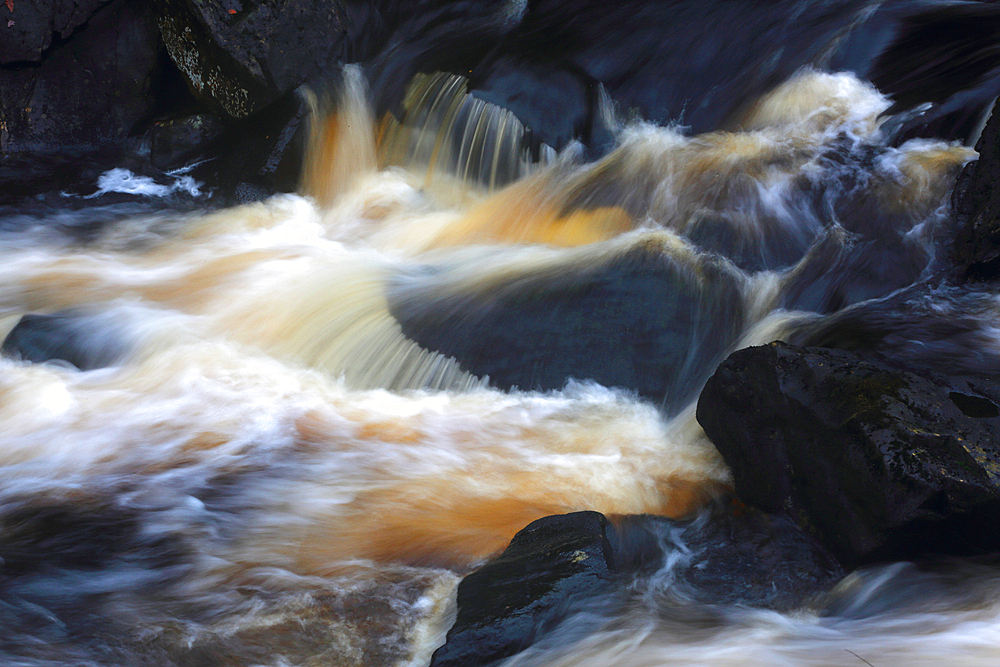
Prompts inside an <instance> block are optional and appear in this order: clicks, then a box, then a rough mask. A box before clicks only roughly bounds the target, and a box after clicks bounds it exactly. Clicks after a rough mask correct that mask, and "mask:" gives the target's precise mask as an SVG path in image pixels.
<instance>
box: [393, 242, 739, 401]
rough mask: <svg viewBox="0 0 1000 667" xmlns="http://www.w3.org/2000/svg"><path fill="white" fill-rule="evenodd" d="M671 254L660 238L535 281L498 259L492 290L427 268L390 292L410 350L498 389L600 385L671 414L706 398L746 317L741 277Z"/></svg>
mask: <svg viewBox="0 0 1000 667" xmlns="http://www.w3.org/2000/svg"><path fill="white" fill-rule="evenodd" d="M672 244H673V242H671V241H669V240H668V239H665V238H662V237H659V236H657V235H655V234H651V235H649V236H646V237H642V238H641V239H640V240H639V241H636V242H634V243H632V244H631V245H628V246H625V245H620V246H618V247H617V248H614V249H612V250H610V251H608V250H606V249H604V248H596V249H589V250H583V251H582V252H579V253H576V254H574V255H571V256H568V257H567V258H566V259H563V260H560V261H559V263H558V264H550V265H548V266H542V267H539V266H532V267H528V268H527V269H525V268H524V267H523V265H518V266H516V267H514V268H512V269H505V267H504V263H503V259H502V256H497V257H494V258H493V269H491V273H492V275H491V276H490V278H489V279H488V280H485V279H484V280H468V279H467V278H462V277H459V278H455V277H453V276H454V275H455V274H452V273H449V272H448V271H447V270H441V268H438V267H432V266H428V267H426V269H425V271H424V275H422V276H413V275H410V276H408V277H407V280H406V281H405V283H403V282H401V283H400V284H398V285H396V286H394V287H393V288H391V289H390V308H391V312H392V314H393V316H394V317H395V318H396V319H397V320H398V321H399V323H400V325H401V326H402V329H403V332H404V334H406V336H407V337H409V338H410V339H411V340H414V341H416V342H417V343H419V344H420V345H421V346H423V347H425V348H428V349H431V350H434V351H437V352H441V353H443V354H446V355H448V356H452V357H454V358H456V359H457V360H458V362H459V363H460V364H461V365H462V367H463V368H464V369H466V370H468V371H469V372H471V373H474V374H476V375H480V376H483V375H488V376H489V378H490V383H491V384H493V385H494V386H496V387H501V388H503V389H510V388H513V387H518V388H520V389H524V390H551V389H561V388H563V387H564V386H565V384H566V382H567V381H568V380H569V379H570V378H576V379H578V380H586V379H592V380H596V381H597V382H599V383H601V384H603V385H605V386H608V387H622V388H626V389H630V390H632V391H635V392H637V393H638V394H639V395H640V396H643V397H646V398H649V399H650V400H652V401H655V402H656V403H657V404H659V405H661V406H662V407H663V409H664V410H666V411H668V412H669V411H671V410H674V409H677V408H679V407H682V406H683V405H685V404H686V403H687V401H688V400H690V398H692V397H693V395H694V393H695V392H697V391H698V389H699V388H700V387H701V384H702V382H703V381H704V380H705V378H706V377H707V375H708V373H710V372H711V370H712V369H713V368H714V367H715V365H716V364H718V363H719V361H721V360H722V358H723V356H724V355H725V354H726V353H727V351H728V350H729V349H730V346H731V345H732V344H733V343H734V342H735V341H736V339H737V337H738V336H739V334H740V332H741V330H742V322H743V317H744V311H743V308H744V306H743V301H742V296H741V292H740V288H739V279H740V278H739V274H738V273H737V272H736V271H735V270H734V269H733V268H732V266H731V265H730V264H728V263H727V262H725V261H723V260H719V259H718V258H714V257H711V256H708V255H698V254H697V253H696V252H694V251H693V249H691V248H690V247H680V248H679V247H677V246H676V245H672ZM458 275H459V276H461V275H462V274H458ZM463 280H466V281H467V283H466V284H463V282H462V281H463Z"/></svg>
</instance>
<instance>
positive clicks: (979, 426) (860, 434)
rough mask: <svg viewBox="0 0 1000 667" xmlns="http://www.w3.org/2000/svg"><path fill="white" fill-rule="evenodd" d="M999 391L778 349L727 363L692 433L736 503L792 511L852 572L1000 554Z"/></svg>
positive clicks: (708, 389) (972, 381)
mask: <svg viewBox="0 0 1000 667" xmlns="http://www.w3.org/2000/svg"><path fill="white" fill-rule="evenodd" d="M998 406H1000V389H998V388H997V386H996V384H995V382H993V381H991V380H990V379H988V378H983V377H977V376H975V375H969V376H950V377H946V376H944V375H942V374H940V373H933V372H931V371H923V372H922V373H921V374H919V375H918V374H916V373H913V372H909V371H906V370H901V369H900V368H898V367H896V366H893V365H891V364H890V363H888V362H887V361H885V360H883V359H881V358H880V357H877V356H874V355H872V356H866V355H864V354H863V353H860V354H859V353H853V352H848V351H844V350H831V349H821V348H797V347H793V346H789V345H786V344H784V343H771V344H769V345H766V346H762V347H756V348H749V349H745V350H740V351H738V352H735V353H733V354H732V355H731V356H730V357H729V358H728V359H727V360H726V361H725V362H724V363H723V364H722V365H721V366H720V367H719V368H718V370H717V371H716V373H715V375H713V376H712V378H711V379H710V380H709V381H708V383H707V385H706V386H705V389H704V391H703V393H702V394H701V397H700V399H699V401H698V421H699V422H700V423H701V425H702V426H703V427H704V429H705V432H706V433H707V434H708V435H709V437H710V438H711V439H712V441H713V442H714V443H715V445H716V446H717V447H718V448H719V451H720V452H721V453H722V455H723V457H724V458H725V460H726V462H727V464H728V465H729V466H730V468H731V469H732V471H733V477H734V480H735V485H736V492H737V494H738V495H739V497H740V498H741V499H742V500H743V501H744V502H746V503H748V504H751V505H754V506H756V507H759V508H760V509H762V510H764V511H765V512H787V513H788V514H789V515H790V516H791V517H793V518H794V519H795V520H796V521H797V522H798V523H799V524H800V525H801V526H803V527H805V528H806V529H808V530H809V531H810V532H812V533H813V534H815V535H816V536H817V537H819V539H820V540H822V541H823V543H824V544H825V545H826V547H827V548H829V549H830V550H831V551H832V552H833V553H834V554H835V555H836V556H837V557H838V558H839V560H840V561H841V563H843V564H844V565H845V566H846V567H854V566H856V565H858V564H861V563H865V562H872V561H878V560H886V559H906V558H916V557H920V556H924V555H930V554H948V555H970V554H978V553H987V552H990V551H996V550H998V549H1000V533H998V532H997V531H996V530H995V522H996V517H997V516H998V512H1000V445H998V443H1000V407H998Z"/></svg>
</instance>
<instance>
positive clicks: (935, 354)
mask: <svg viewBox="0 0 1000 667" xmlns="http://www.w3.org/2000/svg"><path fill="white" fill-rule="evenodd" d="M831 277H832V278H834V279H835V280H833V281H832V285H833V286H835V285H836V283H837V281H838V280H837V279H836V274H834V275H833V276H830V277H825V278H822V279H821V282H820V285H822V283H823V282H828V281H830V278H831ZM858 278H862V279H863V278H864V276H863V275H861V274H858V275H857V276H856V277H853V278H849V281H848V283H847V284H848V285H849V284H850V283H851V282H854V281H855V280H857V279H858ZM828 284H830V282H828ZM854 293H855V294H857V292H856V291H854ZM998 317H1000V307H998V304H997V300H996V295H995V294H993V293H991V292H989V291H986V290H983V289H976V288H975V286H973V285H963V286H956V285H953V284H951V283H950V282H948V281H945V280H941V279H936V280H935V281H934V282H932V281H931V280H926V281H920V282H917V283H914V284H913V285H910V286H909V287H904V288H903V289H899V290H896V291H895V292H893V293H891V294H888V295H886V296H884V297H880V298H877V299H869V300H867V301H862V302H860V303H857V304H854V305H853V306H849V307H847V308H845V309H843V310H840V311H837V312H836V313H833V314H831V315H828V316H826V317H821V318H815V319H809V318H807V319H804V320H800V321H799V322H798V323H796V324H795V325H793V326H792V327H791V330H790V331H788V333H787V335H786V336H784V338H785V341H786V342H788V343H792V344H794V345H801V346H804V347H825V348H832V349H838V350H848V351H853V352H860V353H862V354H864V353H869V352H874V353H877V354H880V355H882V356H883V357H884V358H885V359H887V360H889V361H890V362H891V363H893V364H896V365H898V366H900V367H902V368H905V369H907V370H914V371H918V372H919V371H924V370H925V371H931V372H938V373H941V374H945V375H949V374H968V375H978V376H980V377H990V376H993V377H995V376H996V374H997V373H1000V349H998V346H997V329H996V322H997V318H998Z"/></svg>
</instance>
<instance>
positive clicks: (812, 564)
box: [613, 502, 843, 611]
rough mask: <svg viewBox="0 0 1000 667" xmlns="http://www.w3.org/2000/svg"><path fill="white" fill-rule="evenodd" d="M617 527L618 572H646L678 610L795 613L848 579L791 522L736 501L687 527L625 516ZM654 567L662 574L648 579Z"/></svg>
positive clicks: (655, 589)
mask: <svg viewBox="0 0 1000 667" xmlns="http://www.w3.org/2000/svg"><path fill="white" fill-rule="evenodd" d="M616 528H617V533H616V534H617V538H618V539H617V542H613V544H614V549H613V552H614V554H615V565H616V569H617V570H618V571H621V572H636V571H643V570H645V571H646V572H647V573H648V574H650V575H651V576H649V579H648V582H647V583H646V584H645V586H646V588H647V590H649V591H651V592H652V593H653V594H654V595H656V596H658V597H660V598H664V599H669V600H672V601H673V603H674V604H677V603H681V604H685V605H686V604H690V603H698V604H706V605H722V606H732V605H740V606H747V607H757V608H764V609H776V610H779V611H789V610H791V609H795V608H798V607H801V606H802V605H803V604H804V603H805V602H806V601H807V600H809V599H810V598H812V597H814V596H817V595H819V594H821V593H825V592H826V591H828V590H829V589H830V588H831V587H832V586H833V585H834V584H835V583H836V582H837V581H838V580H839V579H840V578H841V577H842V576H843V571H842V570H841V568H840V566H839V564H838V563H837V561H836V559H835V558H834V557H833V556H832V555H831V554H830V553H829V552H828V551H826V550H825V549H824V548H823V547H822V546H821V545H820V544H819V542H818V541H817V540H816V539H815V538H814V537H812V536H811V535H809V534H807V533H805V532H803V531H802V529H801V528H799V527H798V526H797V525H796V524H795V523H794V522H792V521H791V520H790V519H789V518H788V517H786V516H784V515H781V514H765V513H763V512H760V511H758V510H755V509H753V508H751V507H746V506H744V505H742V504H740V503H738V502H737V503H732V502H719V503H718V504H715V505H713V506H712V507H710V508H708V509H706V510H705V511H703V512H702V513H701V514H700V515H699V516H698V517H697V518H695V519H694V520H689V521H674V520H671V519H665V518H662V517H655V516H629V517H624V518H623V519H622V520H621V522H619V523H618V524H617V526H616ZM637 555H638V558H637ZM637 565H638V567H637ZM650 565H653V566H654V567H653V569H654V570H659V571H658V572H655V573H650V572H649V570H650Z"/></svg>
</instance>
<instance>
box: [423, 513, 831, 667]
mask: <svg viewBox="0 0 1000 667" xmlns="http://www.w3.org/2000/svg"><path fill="white" fill-rule="evenodd" d="M841 576H842V572H841V570H840V568H839V566H838V564H837V562H836V560H835V559H834V558H833V557H832V556H831V555H830V554H829V553H827V552H826V551H824V549H823V548H822V547H821V546H820V545H819V544H818V543H817V542H816V540H815V539H813V538H812V537H810V536H809V535H807V534H805V533H804V532H802V530H801V529H800V528H799V527H798V526H796V525H795V524H794V523H792V522H791V521H790V520H788V519H787V518H786V517H782V516H769V515H765V514H763V513H761V512H758V511H756V510H753V509H751V508H747V507H744V506H740V505H738V504H733V503H729V502H719V503H718V504H716V505H714V506H712V507H711V508H709V509H707V510H706V511H704V512H702V513H701V514H700V515H699V516H698V517H696V518H695V519H693V520H686V521H675V520H671V519H665V518H663V517H656V516H649V515H641V516H625V517H619V518H617V519H616V520H615V521H614V522H613V523H609V522H608V520H607V519H605V517H604V516H603V515H601V514H598V513H597V512H576V513H573V514H565V515H561V516H550V517H545V518H544V519H539V520H538V521H535V522H533V523H531V524H530V525H529V526H528V527H526V528H525V529H524V530H522V531H520V532H519V533H518V534H517V535H515V536H514V539H513V540H511V543H510V546H509V547H508V548H507V549H506V550H505V551H504V552H503V553H502V554H501V555H500V556H498V557H497V558H496V559H495V560H493V561H491V562H489V563H488V564H486V565H485V566H484V567H482V568H481V569H479V570H477V571H476V572H474V573H472V574H470V575H468V576H467V577H466V578H465V579H463V580H462V582H461V584H459V587H458V617H457V619H456V621H455V624H454V626H453V627H452V628H451V630H450V631H449V633H448V639H447V641H446V643H445V644H444V645H443V646H442V647H441V648H439V649H438V650H437V652H436V653H435V654H434V658H433V660H432V662H431V665H432V666H434V667H443V666H444V665H463V667H466V666H467V667H473V666H475V665H489V664H492V663H494V662H496V661H498V660H500V659H502V658H505V657H509V656H511V655H514V654H515V653H519V652H520V651H522V650H525V649H527V648H529V647H531V646H534V647H536V648H537V647H542V646H544V647H545V648H547V649H549V648H553V647H555V646H557V645H560V644H567V643H570V642H572V641H575V640H577V639H579V638H580V635H581V633H583V634H586V632H587V626H588V624H590V625H593V626H594V627H592V628H589V629H590V630H591V631H595V630H597V629H598V628H599V627H600V626H601V624H602V623H603V622H605V620H607V619H611V618H614V617H616V616H617V615H618V614H620V612H621V611H622V610H623V609H624V608H625V607H626V606H627V605H628V604H629V603H630V601H631V602H632V603H634V602H635V599H636V598H638V599H641V600H642V601H643V602H642V603H641V604H652V605H653V606H654V608H655V609H656V610H657V611H658V612H666V613H670V610H675V609H677V608H680V609H683V610H687V611H690V612H692V613H695V614H698V615H699V616H711V615H712V611H711V610H710V609H706V607H715V606H724V607H729V606H732V605H742V606H749V607H758V608H767V609H778V610H786V611H787V610H790V609H794V608H796V607H799V606H801V605H802V604H803V603H804V602H805V601H807V600H808V599H810V598H812V597H813V596H816V595H818V594H820V593H824V592H826V591H827V590H829V589H830V587H831V586H833V585H834V583H836V581H837V580H838V579H839V578H840V577H841ZM681 613H682V614H684V613H686V612H685V611H682V612H681ZM563 621H566V622H565V623H564V622H563Z"/></svg>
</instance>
